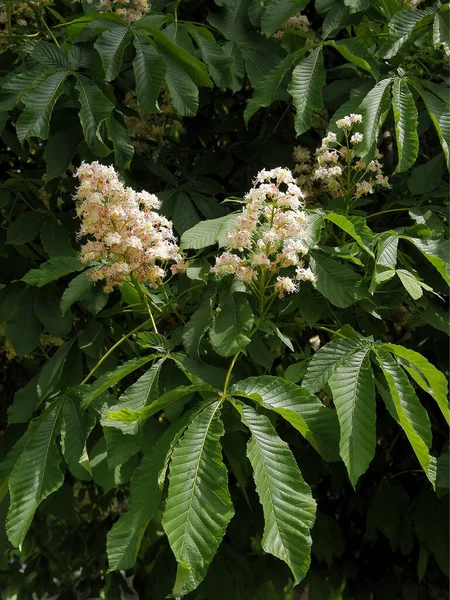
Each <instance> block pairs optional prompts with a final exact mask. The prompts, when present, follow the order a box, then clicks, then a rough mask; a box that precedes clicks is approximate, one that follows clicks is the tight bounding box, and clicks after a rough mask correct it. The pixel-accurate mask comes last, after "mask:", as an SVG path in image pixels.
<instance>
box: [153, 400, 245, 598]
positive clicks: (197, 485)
mask: <svg viewBox="0 0 450 600" xmlns="http://www.w3.org/2000/svg"><path fill="white" fill-rule="evenodd" d="M220 407H221V402H220V401H217V402H214V403H213V404H211V405H210V406H209V407H207V408H205V409H204V410H203V411H202V412H201V413H200V414H199V415H198V416H197V417H195V419H194V420H193V421H192V423H191V425H189V427H188V429H187V431H186V433H185V434H184V436H183V437H182V439H181V441H180V442H179V443H178V445H177V447H176V448H175V450H174V452H173V455H172V460H171V466H170V475H169V491H168V496H167V502H166V508H165V511H164V516H163V521H162V523H163V527H164V531H165V532H166V534H167V537H168V538H169V543H170V547H171V548H172V551H173V553H174V554H175V558H176V559H177V563H178V570H177V577H176V581H175V587H174V590H173V593H174V595H180V594H185V593H187V592H189V591H191V590H193V589H195V588H196V587H197V585H198V584H199V583H200V581H202V579H203V578H204V577H205V575H206V572H207V569H208V567H209V564H210V562H211V560H212V558H213V556H214V554H215V553H216V551H217V548H218V546H219V544H220V541H221V539H222V537H223V535H224V533H225V530H226V527H227V525H228V522H229V521H230V519H231V517H232V516H233V513H234V510H233V505H232V503H231V498H230V495H229V492H228V481H227V480H228V478H227V471H226V468H225V465H224V464H223V463H222V456H221V455H222V453H221V447H220V438H221V437H222V435H223V425H222V423H221V421H220V419H219V414H220V412H219V411H220Z"/></svg>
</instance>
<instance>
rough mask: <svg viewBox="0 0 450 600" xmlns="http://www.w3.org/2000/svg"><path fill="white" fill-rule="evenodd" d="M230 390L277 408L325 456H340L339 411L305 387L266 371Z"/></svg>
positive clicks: (329, 457) (333, 458)
mask: <svg viewBox="0 0 450 600" xmlns="http://www.w3.org/2000/svg"><path fill="white" fill-rule="evenodd" d="M230 394H232V395H234V396H245V397H246V398H250V399H252V400H255V401H256V402H258V403H259V404H261V405H262V406H264V408H268V409H270V410H273V411H275V412H276V413H278V414H279V415H281V416H282V417H283V418H284V419H286V421H288V422H289V423H290V424H291V425H292V426H293V427H295V429H297V430H298V431H299V432H300V433H301V434H302V435H303V437H304V438H305V439H306V440H308V441H309V442H310V444H311V445H312V446H313V448H315V450H317V452H319V454H320V455H321V456H322V457H323V458H324V459H325V460H328V461H333V460H338V456H337V451H338V441H339V428H338V422H337V418H336V413H335V411H334V410H332V409H330V408H327V407H326V406H324V405H323V404H322V402H321V401H320V400H319V399H318V398H317V396H315V395H314V394H311V393H310V392H308V391H307V390H306V389H305V388H302V387H299V386H298V385H295V384H294V383H291V382H290V381H286V380H285V379H281V377H271V376H268V375H263V376H260V377H249V378H248V379H244V380H243V381H239V383H236V384H234V385H233V386H232V388H231V389H230Z"/></svg>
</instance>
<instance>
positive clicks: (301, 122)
mask: <svg viewBox="0 0 450 600" xmlns="http://www.w3.org/2000/svg"><path fill="white" fill-rule="evenodd" d="M324 85H325V69H324V66H323V54H322V48H320V47H319V48H316V49H315V50H313V51H312V52H311V54H310V55H309V56H308V57H307V58H305V59H304V60H302V61H301V62H300V63H299V64H298V65H297V66H296V67H295V69H294V71H293V73H292V79H291V83H290V84H289V87H288V92H289V94H290V95H291V96H292V101H293V104H294V106H295V111H296V113H295V132H296V134H297V135H301V134H302V133H304V132H305V131H307V130H308V129H309V128H310V127H311V124H312V115H313V112H314V111H315V110H321V109H322V108H323V100H322V88H323V86H324Z"/></svg>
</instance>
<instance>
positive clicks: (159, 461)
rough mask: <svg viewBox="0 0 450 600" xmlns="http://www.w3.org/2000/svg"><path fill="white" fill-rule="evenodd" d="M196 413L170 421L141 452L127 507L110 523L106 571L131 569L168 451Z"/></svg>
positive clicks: (159, 487)
mask: <svg viewBox="0 0 450 600" xmlns="http://www.w3.org/2000/svg"><path fill="white" fill-rule="evenodd" d="M195 414H196V413H195V412H194V413H193V412H189V413H186V414H185V415H183V417H181V419H179V420H178V421H176V422H175V423H172V425H171V426H170V427H169V428H168V429H167V431H166V432H165V433H164V434H163V435H162V436H161V437H160V439H159V440H158V441H157V442H156V444H155V445H154V447H153V448H152V449H151V450H150V452H148V453H147V454H145V455H144V457H143V459H142V461H141V463H140V465H139V466H138V468H137V469H136V471H135V472H134V474H133V477H132V478H131V489H130V498H129V502H130V507H129V509H128V511H127V512H126V513H125V514H124V515H122V516H121V517H120V518H119V520H118V521H117V522H116V523H115V524H114V525H113V528H112V529H111V531H110V532H109V533H108V537H107V552H108V563H109V570H110V571H114V570H116V569H117V570H118V569H131V568H132V567H134V565H135V563H136V557H137V554H138V552H139V547H140V544H141V540H142V537H143V535H144V532H145V530H146V528H147V525H148V523H149V521H150V519H151V518H152V517H153V514H154V512H155V510H156V508H157V506H158V504H159V502H160V500H161V497H162V487H163V485H164V479H165V475H166V471H167V467H168V464H169V460H170V456H171V453H172V451H173V449H174V447H175V446H176V444H177V442H178V440H179V439H180V437H181V436H182V434H183V433H184V431H185V429H186V427H187V425H188V423H189V422H190V420H191V419H192V418H193V416H194V415H195Z"/></svg>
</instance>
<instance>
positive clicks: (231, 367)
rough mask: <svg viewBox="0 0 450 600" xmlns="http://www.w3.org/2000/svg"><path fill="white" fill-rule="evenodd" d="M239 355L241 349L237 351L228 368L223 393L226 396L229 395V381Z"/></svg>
mask: <svg viewBox="0 0 450 600" xmlns="http://www.w3.org/2000/svg"><path fill="white" fill-rule="evenodd" d="M239 355H240V351H239V352H237V353H236V354H235V355H234V356H233V359H232V361H231V363H230V366H229V368H228V371H227V375H226V377H225V383H224V386H223V395H224V396H226V395H227V390H228V384H229V382H230V377H231V371H232V370H233V367H234V365H235V363H236V361H237V359H238V357H239Z"/></svg>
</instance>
